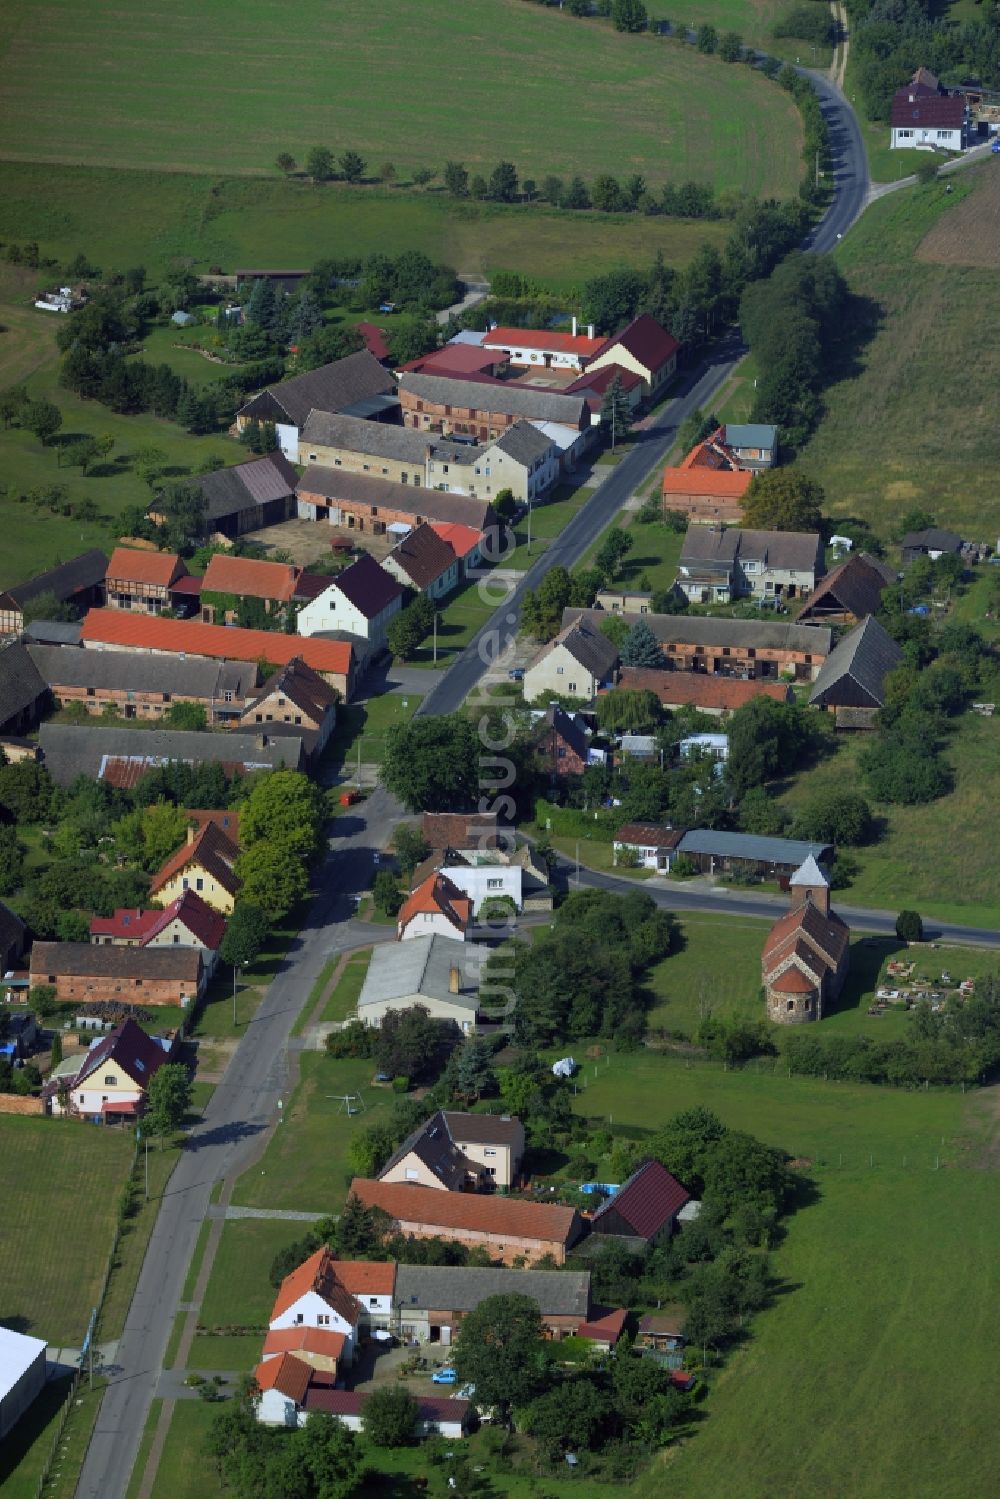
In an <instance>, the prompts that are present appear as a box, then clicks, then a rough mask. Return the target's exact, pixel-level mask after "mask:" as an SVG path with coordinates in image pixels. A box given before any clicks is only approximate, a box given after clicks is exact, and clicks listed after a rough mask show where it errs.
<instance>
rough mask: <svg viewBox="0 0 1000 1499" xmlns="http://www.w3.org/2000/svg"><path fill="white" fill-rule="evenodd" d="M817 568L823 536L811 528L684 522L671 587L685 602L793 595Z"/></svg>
mask: <svg viewBox="0 0 1000 1499" xmlns="http://www.w3.org/2000/svg"><path fill="white" fill-rule="evenodd" d="M822 571H823V539H822V537H821V536H819V535H818V534H817V533H815V532H802V531H746V530H742V529H741V528H739V527H733V528H731V529H729V528H723V527H722V526H705V525H690V526H688V531H687V535H686V536H685V538H684V545H683V547H682V548H681V556H680V564H679V570H678V574H677V578H676V580H675V582H674V587H675V588H676V589H678V590H679V591H680V592H681V593H682V594H683V595H684V597H685V598H686V599H687V601H688V603H690V604H710V603H722V604H728V603H731V602H732V600H734V599H738V598H744V597H746V596H747V595H751V596H752V597H754V598H760V599H774V600H778V599H782V598H786V599H795V598H799V597H802V596H803V595H805V594H808V593H811V592H812V590H813V588H814V587H815V586H816V579H817V577H818V576H819V575H820V574H821V573H822Z"/></svg>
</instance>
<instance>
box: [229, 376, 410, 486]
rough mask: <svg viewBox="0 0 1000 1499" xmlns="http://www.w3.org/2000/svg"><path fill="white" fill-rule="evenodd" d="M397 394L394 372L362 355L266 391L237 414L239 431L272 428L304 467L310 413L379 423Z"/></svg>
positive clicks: (293, 459)
mask: <svg viewBox="0 0 1000 1499" xmlns="http://www.w3.org/2000/svg"><path fill="white" fill-rule="evenodd" d="M395 389H396V385H395V380H394V378H393V376H392V374H391V373H390V371H389V370H386V369H384V368H383V367H382V365H381V364H380V363H379V361H378V360H377V359H376V358H375V357H374V355H372V354H370V353H369V352H368V350H367V349H362V350H361V352H360V353H358V354H348V356H347V358H346V359H336V360H334V361H333V362H332V363H331V364H324V365H321V366H320V368H319V369H316V370H309V371H307V373H306V374H304V375H293V376H292V378H291V379H290V380H282V381H281V383H280V384H278V385H271V386H269V387H268V388H267V389H266V390H262V391H261V392H260V393H259V394H258V395H256V396H254V398H253V400H251V401H248V402H247V404H246V405H245V406H243V407H241V408H240V410H239V411H238V412H237V413H236V430H237V432H242V431H243V429H244V427H245V426H246V425H247V423H248V422H273V423H274V427H275V432H276V434H277V438H278V446H279V447H280V448H281V451H282V453H283V454H284V456H285V457H286V458H287V459H289V460H290V462H292V463H300V462H303V461H304V460H303V459H302V458H301V457H300V443H299V439H300V436H301V435H302V429H303V428H304V427H305V425H306V422H307V420H308V417H309V413H310V412H311V411H329V412H339V411H343V412H346V413H347V414H348V415H351V416H358V417H362V418H369V417H371V418H375V419H376V420H377V419H378V418H379V417H381V416H386V415H391V414H392V412H393V410H394V409H395V407H396V402H395ZM293 488H294V485H293Z"/></svg>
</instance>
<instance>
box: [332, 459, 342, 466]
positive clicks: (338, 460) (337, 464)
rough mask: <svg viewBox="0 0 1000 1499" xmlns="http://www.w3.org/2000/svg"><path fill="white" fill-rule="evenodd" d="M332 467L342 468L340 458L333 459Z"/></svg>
mask: <svg viewBox="0 0 1000 1499" xmlns="http://www.w3.org/2000/svg"><path fill="white" fill-rule="evenodd" d="M333 466H334V468H343V466H344V462H343V459H342V458H335V459H334V460H333Z"/></svg>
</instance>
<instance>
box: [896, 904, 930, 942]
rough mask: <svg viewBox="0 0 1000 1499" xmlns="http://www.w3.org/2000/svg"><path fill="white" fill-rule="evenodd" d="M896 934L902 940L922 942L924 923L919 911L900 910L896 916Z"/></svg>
mask: <svg viewBox="0 0 1000 1499" xmlns="http://www.w3.org/2000/svg"><path fill="white" fill-rule="evenodd" d="M896 936H897V937H898V938H899V940H900V942H922V941H923V940H924V924H923V922H922V920H921V919H920V914H919V912H917V911H900V913H899V915H898V916H897V917H896Z"/></svg>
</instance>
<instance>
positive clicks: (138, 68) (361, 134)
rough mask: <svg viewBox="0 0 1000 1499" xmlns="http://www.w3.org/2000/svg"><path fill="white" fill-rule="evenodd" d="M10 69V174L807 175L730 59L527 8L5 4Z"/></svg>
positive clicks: (784, 124)
mask: <svg viewBox="0 0 1000 1499" xmlns="http://www.w3.org/2000/svg"><path fill="white" fill-rule="evenodd" d="M265 38H266V41H265ZM444 53H446V55H447V59H448V61H447V72H446V74H444V73H443V72H442V68H441V59H442V55H443V54H444ZM0 58H2V63H0V107H2V108H3V112H4V115H5V119H6V125H7V128H6V129H5V132H4V147H3V154H4V156H5V157H8V158H10V159H14V160H21V161H42V162H53V163H64V162H69V163H71V164H74V165H91V166H97V165H100V166H128V167H140V166H141V167H152V168H156V169H159V170H164V171H172V172H176V171H205V172H234V171H235V172H259V171H261V170H269V169H270V168H271V167H272V166H273V163H274V160H275V157H276V155H277V154H278V152H281V151H289V152H291V154H292V155H293V156H296V157H298V158H299V160H300V161H301V160H303V159H304V158H305V156H306V155H307V153H308V151H309V149H310V147H312V146H315V145H328V146H330V147H332V148H333V149H334V151H335V152H337V151H342V150H343V149H344V148H345V147H351V148H353V149H356V150H359V151H360V152H361V153H362V155H363V156H364V157H366V158H367V160H368V162H369V164H370V167H371V168H372V169H373V170H374V169H375V168H376V167H377V166H378V165H379V164H380V163H381V162H382V161H384V160H385V159H386V158H389V159H391V160H392V161H393V162H394V164H395V166H396V169H397V171H399V170H400V169H402V170H403V171H404V172H405V171H411V170H412V169H413V168H417V167H430V168H436V169H437V170H438V171H440V170H441V168H442V167H443V165H444V163H445V161H446V160H448V159H449V158H456V159H460V160H465V162H466V163H467V164H468V165H469V167H470V168H471V169H472V170H474V171H475V170H481V169H483V168H486V169H489V168H492V166H493V165H494V164H495V163H496V161H497V160H498V159H500V158H501V157H504V158H506V159H508V160H511V161H513V162H514V163H515V164H516V165H517V167H518V169H519V170H520V171H521V172H522V174H528V175H533V176H535V177H537V178H541V177H542V176H544V175H545V174H546V173H548V172H554V173H557V174H558V175H560V176H572V175H573V173H575V172H582V173H583V174H584V175H585V176H590V175H593V174H596V173H597V172H602V171H612V172H616V173H624V172H630V171H639V172H642V173H643V174H645V175H646V176H648V177H650V178H654V177H655V178H656V179H658V180H662V178H663V177H666V176H669V177H671V178H682V179H683V178H687V177H698V178H702V179H707V180H711V181H714V182H715V183H716V184H717V186H719V187H720V188H721V187H733V188H739V189H743V190H745V191H749V192H753V193H758V194H762V195H770V194H784V193H787V192H789V191H790V190H792V189H793V188H794V186H795V184H796V183H797V180H798V175H799V163H798V146H799V127H798V119H797V115H796V112H795V110H794V107H793V105H792V103H791V101H790V100H789V99H788V98H787V96H785V95H783V94H781V93H780V92H779V91H778V90H777V89H776V88H775V87H774V86H773V85H771V84H769V83H768V82H767V81H766V80H765V79H764V78H762V77H761V76H759V75H757V74H754V73H753V72H751V70H749V69H745V68H729V69H728V71H727V73H726V81H725V87H724V89H723V88H722V87H721V84H722V71H721V70H722V69H723V68H724V67H725V65H724V64H721V63H719V62H717V61H715V60H713V59H709V58H704V57H701V56H699V55H697V54H694V53H693V52H690V51H689V50H688V49H687V48H682V47H680V46H679V45H678V44H677V43H674V42H670V41H667V40H665V39H662V38H659V37H656V36H653V35H646V36H641V37H635V36H629V35H623V34H619V33H616V32H615V31H613V30H612V29H611V28H610V27H607V26H603V25H601V26H598V25H587V24H584V23H582V22H581V21H579V20H577V19H575V18H573V17H571V16H569V15H568V14H565V15H564V14H560V13H559V12H558V11H557V10H548V9H543V8H539V7H529V6H526V5H524V4H522V3H520V0H464V3H463V4H462V5H460V6H456V5H454V4H453V3H451V0H424V3H422V4H421V5H419V6H417V5H412V4H410V5H401V4H398V3H397V4H395V5H392V6H387V7H384V8H383V9H381V10H377V9H375V10H373V9H372V7H371V6H369V5H367V4H366V3H365V0H341V3H340V4H338V5H337V6H335V7H333V8H331V7H330V6H328V5H324V4H323V3H322V0H302V3H301V4H299V5H297V6H295V7H292V8H288V7H285V8H283V9H282V11H281V13H280V24H278V17H277V13H276V12H275V11H274V9H273V7H272V6H270V5H268V4H266V3H263V0H251V3H250V4H248V5H237V4H234V3H221V4H216V5H213V6H211V7H208V8H206V7H205V6H203V5H199V4H198V3H197V0H176V3H175V4H173V5H171V6H161V7H159V8H154V9H148V10H146V11H144V12H143V14H142V15H141V17H135V18H133V19H132V21H131V23H130V24H129V25H127V26H123V25H122V24H121V18H120V16H119V15H117V14H116V13H114V12H112V11H107V12H103V13H102V12H100V11H98V12H95V11H94V10H93V9H92V8H90V7H87V6H85V5H83V4H82V3H80V0H70V3H69V4H67V3H65V0H64V3H62V4H59V3H54V0H48V3H42V4H37V3H33V0H13V3H11V4H10V5H9V6H7V7H5V11H4V17H3V19H2V20H0ZM167 59H169V62H168V63H167V62H165V60H167ZM362 59H363V65H361V66H359V62H361V61H362ZM223 76H224V86H220V85H221V84H222V82H223ZM443 85H444V86H443ZM53 98H58V99H59V100H60V107H59V108H58V109H57V110H54V109H52V108H51V101H52V99H53ZM293 100H294V105H293V107H291V108H290V104H292V101H293ZM542 122H544V128H541V129H540V128H539V126H540V124H541V123H542Z"/></svg>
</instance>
